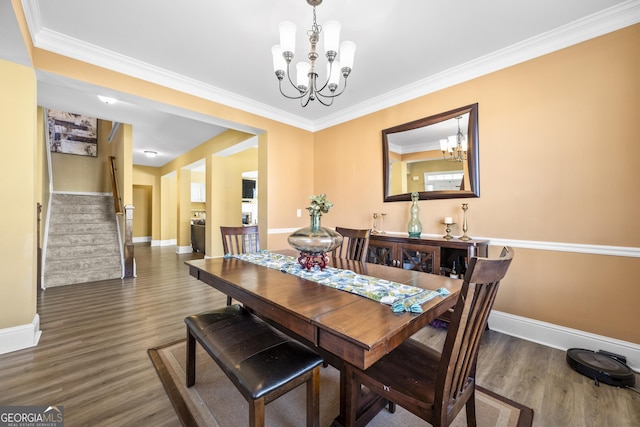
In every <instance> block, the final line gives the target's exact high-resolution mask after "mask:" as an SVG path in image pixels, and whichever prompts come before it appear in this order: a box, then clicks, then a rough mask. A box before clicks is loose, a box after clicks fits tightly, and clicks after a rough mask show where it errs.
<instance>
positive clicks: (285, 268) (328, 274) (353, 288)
mask: <svg viewBox="0 0 640 427" xmlns="http://www.w3.org/2000/svg"><path fill="white" fill-rule="evenodd" d="M232 256H233V257H234V258H237V259H240V260H242V261H247V262H251V263H253V264H258V265H261V266H263V267H268V268H273V269H276V270H280V271H282V272H283V273H289V274H293V275H295V276H298V277H301V278H303V279H306V280H310V281H312V282H316V283H319V284H321V285H325V286H329V287H332V288H335V289H338V290H341V291H345V292H351V293H353V294H356V295H360V296H362V297H366V298H369V299H372V300H374V301H378V302H380V303H383V304H387V305H390V306H391V309H392V310H393V311H394V312H403V311H409V312H412V313H422V307H421V306H420V304H422V303H425V302H427V301H429V300H431V299H433V298H435V297H437V296H446V295H449V294H450V292H449V290H448V289H446V288H440V289H438V290H437V291H432V290H428V289H422V288H418V287H416V286H411V285H405V284H402V283H397V282H391V281H389V280H385V279H379V278H377V277H371V276H365V275H362V274H358V273H355V272H353V271H351V270H342V269H339V268H335V267H325V268H324V270H321V269H320V268H318V267H315V268H312V269H311V270H307V269H306V268H303V267H302V266H301V265H300V264H299V263H298V259H297V258H295V257H292V256H288V255H282V254H277V253H273V252H269V251H260V252H257V253H250V254H238V255H229V254H227V255H225V258H230V257H232Z"/></svg>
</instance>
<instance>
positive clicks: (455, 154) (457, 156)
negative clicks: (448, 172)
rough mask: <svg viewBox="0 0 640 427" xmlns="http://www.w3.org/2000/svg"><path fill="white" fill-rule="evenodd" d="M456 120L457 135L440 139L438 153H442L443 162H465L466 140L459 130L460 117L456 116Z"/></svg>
mask: <svg viewBox="0 0 640 427" xmlns="http://www.w3.org/2000/svg"><path fill="white" fill-rule="evenodd" d="M456 119H457V120H458V133H456V134H455V135H451V136H450V137H448V138H447V139H441V140H440V151H442V158H443V159H444V160H448V161H451V162H462V161H466V160H467V138H466V137H465V136H464V134H463V133H462V131H461V130H460V119H462V116H458V117H456Z"/></svg>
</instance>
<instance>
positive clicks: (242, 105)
mask: <svg viewBox="0 0 640 427" xmlns="http://www.w3.org/2000/svg"><path fill="white" fill-rule="evenodd" d="M22 7H23V10H24V13H25V18H26V20H27V26H28V27H29V32H30V33H31V39H32V40H33V44H34V46H35V47H37V48H40V49H44V50H48V51H51V52H54V53H58V54H61V55H64V56H68V57H70V58H74V59H78V60H80V61H83V62H87V63H90V64H95V65H98V66H100V67H104V68H107V69H110V70H113V71H118V72H120V73H123V74H126V75H129V76H133V77H137V78H140V79H142V80H146V81H149V82H152V83H156V84H160V85H162V86H165V87H168V88H172V89H175V90H179V91H182V92H184V93H188V94H191V95H195V96H198V97H200V98H204V99H207V100H210V101H213V102H217V103H220V104H223V105H228V106H230V107H233V108H237V109H239V110H243V111H246V112H248V113H252V114H257V115H259V116H262V117H266V118H268V119H271V120H275V121H278V122H281V123H284V124H288V125H290V126H295V127H298V128H300V129H304V130H308V131H312V132H313V131H319V130H322V129H326V128H328V127H331V126H335V125H337V124H340V123H344V122H347V121H349V120H353V119H355V118H358V117H362V116H364V115H366V114H370V113H373V112H375V111H379V110H382V109H384V108H388V107H389V106H392V105H397V104H399V103H402V102H406V101H409V100H411V99H415V98H418V97H420V96H424V95H427V94H430V93H433V92H436V91H438V90H442V89H444V88H447V87H450V86H453V85H456V84H460V83H462V82H465V81H468V80H472V79H475V78H478V77H480V76H483V75H486V74H489V73H492V72H495V71H497V70H500V69H503V68H506V67H509V66H512V65H515V64H518V63H521V62H525V61H528V60H531V59H534V58H537V57H539V56H542V55H545V54H548V53H551V52H554V51H556V50H559V49H563V48H566V47H569V46H572V45H574V44H577V43H580V42H583V41H586V40H589V39H592V38H594V37H598V36H601V35H603V34H606V33H609V32H612V31H616V30H619V29H621V28H625V27H628V26H630V25H633V24H636V23H638V22H640V13H639V12H640V0H629V1H626V2H624V3H620V4H618V5H615V6H613V7H611V8H609V9H605V10H603V11H600V12H598V13H595V14H593V15H590V16H587V17H584V18H582V19H578V20H576V21H574V22H571V23H569V24H567V25H564V26H561V27H558V28H556V29H554V30H551V31H548V32H546V33H543V34H540V35H537V36H535V37H532V38H530V39H527V40H523V41H521V42H519V43H516V44H514V45H512V46H509V47H507V48H504V49H501V50H499V51H497V52H494V53H491V54H489V55H485V56H483V57H480V58H476V59H474V60H472V61H469V62H467V63H465V64H461V65H459V66H456V67H453V68H450V69H448V70H443V71H441V72H440V73H437V74H435V75H432V76H430V77H427V78H426V79H423V80H420V81H417V82H414V83H411V84H409V85H406V86H404V87H402V88H400V89H399V90H394V91H392V92H388V93H385V94H382V95H380V96H377V97H375V98H372V99H368V100H366V101H364V102H362V103H360V104H357V105H354V106H353V107H350V108H345V109H342V110H334V112H333V114H330V115H328V116H326V117H323V118H321V119H319V120H316V121H313V120H309V119H306V118H304V117H301V116H298V115H296V114H293V113H289V112H287V111H284V110H279V109H277V108H273V107H271V106H269V105H266V104H263V103H260V102H257V101H254V100H251V99H248V98H246V97H243V96H240V95H237V94H235V93H231V92H229V91H226V90H224V89H221V88H219V87H215V86H212V85H208V84H205V83H203V82H200V81H197V80H195V79H192V78H189V77H186V76H182V75H180V74H177V73H174V72H171V71H169V70H165V69H162V68H159V67H156V66H154V65H151V64H147V63H145V62H142V61H139V60H137V59H134V58H130V57H127V56H124V55H121V54H118V53H116V52H113V51H110V50H107V49H104V48H101V47H99V46H96V45H93V44H90V43H86V42H84V41H82V40H78V39H75V38H72V37H69V36H67V35H64V34H61V33H58V32H55V31H52V30H50V29H48V28H45V27H43V24H42V19H41V17H40V9H39V7H38V3H37V0H22Z"/></svg>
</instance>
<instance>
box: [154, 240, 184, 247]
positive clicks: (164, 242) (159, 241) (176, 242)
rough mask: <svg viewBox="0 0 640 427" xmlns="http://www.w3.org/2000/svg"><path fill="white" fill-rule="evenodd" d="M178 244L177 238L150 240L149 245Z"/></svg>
mask: <svg viewBox="0 0 640 427" xmlns="http://www.w3.org/2000/svg"><path fill="white" fill-rule="evenodd" d="M177 244H178V239H167V240H152V241H151V246H175V245H177Z"/></svg>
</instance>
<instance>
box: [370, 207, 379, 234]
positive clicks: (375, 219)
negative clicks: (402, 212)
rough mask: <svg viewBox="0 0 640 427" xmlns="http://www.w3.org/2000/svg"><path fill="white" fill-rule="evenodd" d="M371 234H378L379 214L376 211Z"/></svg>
mask: <svg viewBox="0 0 640 427" xmlns="http://www.w3.org/2000/svg"><path fill="white" fill-rule="evenodd" d="M371 234H378V214H377V213H375V212H374V213H373V227H372V230H371Z"/></svg>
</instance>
